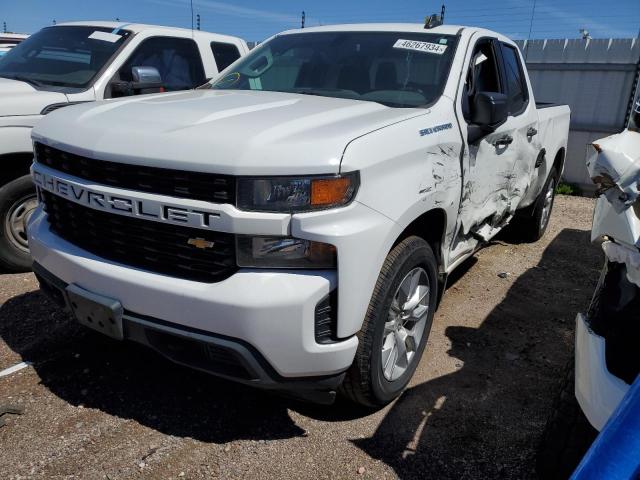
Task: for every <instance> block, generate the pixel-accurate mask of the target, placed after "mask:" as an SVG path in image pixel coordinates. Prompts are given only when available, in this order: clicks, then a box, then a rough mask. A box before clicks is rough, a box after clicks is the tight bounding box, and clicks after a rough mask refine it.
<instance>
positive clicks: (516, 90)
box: [502, 43, 529, 116]
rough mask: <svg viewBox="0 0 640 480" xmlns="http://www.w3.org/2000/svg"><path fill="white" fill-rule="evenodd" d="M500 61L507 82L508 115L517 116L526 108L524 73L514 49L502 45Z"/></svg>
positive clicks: (527, 97) (527, 94)
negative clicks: (502, 64) (502, 63)
mask: <svg viewBox="0 0 640 480" xmlns="http://www.w3.org/2000/svg"><path fill="white" fill-rule="evenodd" d="M502 59H503V61H504V73H505V77H506V81H507V96H508V98H509V114H511V115H514V116H515V115H518V114H520V113H522V111H523V110H524V109H525V107H526V106H527V101H528V100H529V93H528V91H527V84H526V82H525V79H524V71H523V69H522V64H521V63H520V56H519V55H518V52H517V51H516V49H515V48H513V47H512V46H510V45H506V44H504V43H503V44H502Z"/></svg>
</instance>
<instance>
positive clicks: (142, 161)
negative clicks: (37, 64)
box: [33, 90, 428, 175]
mask: <svg viewBox="0 0 640 480" xmlns="http://www.w3.org/2000/svg"><path fill="white" fill-rule="evenodd" d="M426 112H428V110H426V109H408V108H407V109H398V108H389V107H385V106H384V105H381V104H378V103H373V102H364V101H356V100H346V99H337V98H328V97H319V96H310V95H300V94H291V93H281V92H266V91H229V90H227V91H224V90H217V91H216V90H195V91H190V92H178V93H172V94H159V95H150V96H140V97H134V98H129V99H126V100H116V101H104V102H98V103H94V104H91V105H79V106H72V107H67V108H64V109H61V110H60V111H57V112H54V113H52V114H50V115H48V116H47V117H45V118H44V119H43V121H41V122H40V123H39V124H38V126H37V127H36V129H35V130H34V133H33V138H34V139H35V140H39V141H43V142H44V143H48V144H50V145H51V146H54V147H57V148H61V149H65V150H68V151H71V152H73V153H77V154H79V155H85V156H89V157H93V158H97V159H102V160H110V161H116V162H126V163H131V164H138V165H151V166H157V167H165V168H175V169H184V170H195V171H202V172H214V173H222V174H230V175H292V174H313V173H336V172H338V171H339V168H340V160H341V158H342V154H343V152H344V149H345V148H346V146H347V145H348V143H349V142H350V141H351V140H353V139H355V138H357V137H359V136H362V135H365V134H367V133H369V132H371V131H374V130H377V129H380V128H383V127H385V126H387V125H390V124H392V123H396V122H399V121H402V120H405V119H407V118H411V117H415V116H418V115H424V114H425V113H426Z"/></svg>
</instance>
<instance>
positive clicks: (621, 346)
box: [576, 102, 640, 430]
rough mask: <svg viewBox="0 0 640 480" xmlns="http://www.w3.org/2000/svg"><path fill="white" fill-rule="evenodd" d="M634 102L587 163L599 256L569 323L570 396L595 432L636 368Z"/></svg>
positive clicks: (638, 160)
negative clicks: (593, 279)
mask: <svg viewBox="0 0 640 480" xmlns="http://www.w3.org/2000/svg"><path fill="white" fill-rule="evenodd" d="M639 124H640V102H638V103H636V106H635V111H634V118H633V119H632V123H631V126H630V127H629V128H628V129H627V130H625V131H623V132H622V133H619V134H616V135H612V136H610V137H606V138H603V139H600V140H597V141H596V142H594V143H593V148H594V150H595V154H594V155H593V156H592V157H591V158H590V159H589V161H588V163H587V168H588V169H589V174H590V176H591V178H592V179H593V181H594V182H595V183H596V184H597V185H598V187H599V193H600V194H601V195H600V198H599V199H598V202H597V204H596V209H595V212H594V216H593V229H592V232H591V239H592V241H594V242H601V244H602V249H603V250H604V253H605V256H606V262H605V266H604V268H603V271H602V275H601V278H600V281H599V283H598V287H597V289H596V292H595V294H594V298H593V301H592V304H591V306H590V308H589V311H588V312H587V314H586V315H578V319H577V324H576V397H577V399H578V402H579V403H580V406H581V407H582V410H583V412H584V414H585V415H586V417H587V419H588V420H589V422H590V423H591V424H592V425H593V426H594V427H595V428H596V429H597V430H601V429H602V427H603V426H604V424H605V423H606V422H607V420H608V419H609V416H610V415H611V413H612V412H613V411H614V410H615V408H616V407H617V406H618V404H619V403H620V400H622V397H623V396H624V394H625V393H626V391H627V390H628V389H629V386H630V384H632V383H633V381H634V380H635V378H636V377H637V375H638V374H639V373H640V350H638V340H639V339H640V321H639V318H640V295H639V293H640V292H639V290H638V288H639V287H640V250H639V248H640V204H639V203H638V197H639V196H640V191H639V182H640V130H639V128H638V126H639Z"/></svg>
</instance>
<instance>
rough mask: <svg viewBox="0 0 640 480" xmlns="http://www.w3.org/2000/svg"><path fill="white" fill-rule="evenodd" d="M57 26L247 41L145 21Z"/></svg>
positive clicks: (234, 41) (99, 22)
mask: <svg viewBox="0 0 640 480" xmlns="http://www.w3.org/2000/svg"><path fill="white" fill-rule="evenodd" d="M56 26H83V27H87V26H89V27H99V28H112V29H113V30H129V31H131V32H133V33H141V32H149V31H151V32H153V33H155V34H159V35H161V34H165V35H171V34H173V35H175V34H176V32H180V33H182V34H185V33H188V34H190V35H192V36H193V38H194V39H203V40H206V39H209V41H213V40H216V41H221V42H228V43H242V44H245V41H244V40H243V39H241V38H239V37H234V36H231V35H222V34H219V33H211V32H205V31H202V30H191V29H190V28H179V27H167V26H163V25H147V24H144V23H128V22H102V21H81V22H65V23H58V24H57V25H56Z"/></svg>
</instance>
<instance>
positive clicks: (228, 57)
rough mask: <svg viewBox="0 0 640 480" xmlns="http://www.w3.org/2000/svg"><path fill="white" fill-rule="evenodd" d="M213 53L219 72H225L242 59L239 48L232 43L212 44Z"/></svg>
mask: <svg viewBox="0 0 640 480" xmlns="http://www.w3.org/2000/svg"><path fill="white" fill-rule="evenodd" d="M211 52H212V53H213V58H214V59H215V61H216V66H217V67H218V72H221V71H223V70H224V69H225V68H227V67H228V66H229V65H231V64H232V63H233V62H235V61H236V60H237V59H239V58H240V52H239V51H238V47H236V46H235V45H233V44H231V43H221V42H211Z"/></svg>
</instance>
